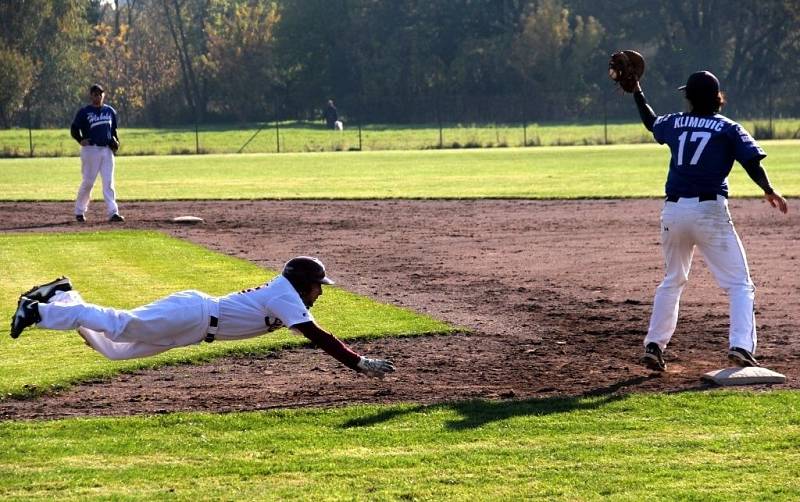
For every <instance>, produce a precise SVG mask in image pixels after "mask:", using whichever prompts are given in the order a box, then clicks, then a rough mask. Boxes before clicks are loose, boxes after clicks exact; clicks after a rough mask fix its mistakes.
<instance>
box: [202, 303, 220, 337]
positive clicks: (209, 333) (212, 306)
mask: <svg viewBox="0 0 800 502" xmlns="http://www.w3.org/2000/svg"><path fill="white" fill-rule="evenodd" d="M208 311H209V315H208V329H207V330H206V337H205V338H204V340H205V341H206V342H208V343H211V342H213V341H214V339H215V338H216V337H217V329H218V327H219V317H218V316H219V300H218V299H216V298H210V299H209V301H208Z"/></svg>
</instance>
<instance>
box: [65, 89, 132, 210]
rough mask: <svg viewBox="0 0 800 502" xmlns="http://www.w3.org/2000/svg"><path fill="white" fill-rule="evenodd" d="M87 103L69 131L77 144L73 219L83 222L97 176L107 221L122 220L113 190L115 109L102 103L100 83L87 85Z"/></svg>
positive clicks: (116, 146)
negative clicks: (77, 179) (78, 181)
mask: <svg viewBox="0 0 800 502" xmlns="http://www.w3.org/2000/svg"><path fill="white" fill-rule="evenodd" d="M89 97H90V99H91V104H90V105H88V106H84V107H83V108H81V109H80V110H78V113H77V114H76V115H75V120H73V121H72V127H71V128H70V134H72V137H73V138H75V141H77V142H78V143H80V145H81V176H82V181H81V186H80V187H79V188H78V196H77V198H76V199H75V219H76V220H78V221H79V222H85V221H86V210H87V209H88V207H89V199H90V197H91V195H92V187H93V186H94V181H95V180H96V179H97V175H98V174H100V177H101V178H102V180H103V199H104V200H105V201H106V216H107V217H108V221H111V222H122V221H125V218H123V217H122V216H121V215H120V214H119V208H118V207H117V200H116V197H117V196H116V193H115V191H114V153H115V152H116V151H117V149H118V148H119V138H118V137H117V112H116V110H114V109H113V108H111V107H110V106H108V105H106V104H103V101H104V100H105V90H104V89H103V87H102V86H101V85H100V84H94V85H92V86H91V87H90V88H89Z"/></svg>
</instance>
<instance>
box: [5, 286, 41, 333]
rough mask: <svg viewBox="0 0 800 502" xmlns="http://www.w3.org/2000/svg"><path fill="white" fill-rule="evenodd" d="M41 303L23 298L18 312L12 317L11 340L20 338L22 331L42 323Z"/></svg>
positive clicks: (18, 305) (20, 300)
mask: <svg viewBox="0 0 800 502" xmlns="http://www.w3.org/2000/svg"><path fill="white" fill-rule="evenodd" d="M41 320H42V318H41V317H39V302H37V301H34V300H31V299H30V298H26V297H24V296H21V297H20V298H19V303H17V311H16V312H14V316H13V317H11V338H18V337H19V335H20V333H22V330H24V329H25V328H27V327H28V326H33V325H34V324H36V323H37V322H39V321H41Z"/></svg>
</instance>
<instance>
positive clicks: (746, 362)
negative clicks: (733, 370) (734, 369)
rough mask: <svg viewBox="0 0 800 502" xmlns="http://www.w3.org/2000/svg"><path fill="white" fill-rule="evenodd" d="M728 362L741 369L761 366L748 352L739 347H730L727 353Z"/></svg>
mask: <svg viewBox="0 0 800 502" xmlns="http://www.w3.org/2000/svg"><path fill="white" fill-rule="evenodd" d="M728 360H729V361H730V362H732V363H733V364H735V365H736V366H740V367H742V368H748V367H751V366H761V365H760V364H758V361H756V358H755V357H753V354H752V353H751V352H750V351H749V350H745V349H743V348H741V347H731V350H729V351H728Z"/></svg>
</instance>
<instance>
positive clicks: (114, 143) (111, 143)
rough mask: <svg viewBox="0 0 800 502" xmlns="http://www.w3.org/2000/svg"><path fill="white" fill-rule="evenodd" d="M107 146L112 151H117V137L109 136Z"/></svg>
mask: <svg viewBox="0 0 800 502" xmlns="http://www.w3.org/2000/svg"><path fill="white" fill-rule="evenodd" d="M108 147H109V148H111V151H112V152H114V153H117V150H119V140H118V139H117V138H111V141H109V143H108Z"/></svg>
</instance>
